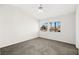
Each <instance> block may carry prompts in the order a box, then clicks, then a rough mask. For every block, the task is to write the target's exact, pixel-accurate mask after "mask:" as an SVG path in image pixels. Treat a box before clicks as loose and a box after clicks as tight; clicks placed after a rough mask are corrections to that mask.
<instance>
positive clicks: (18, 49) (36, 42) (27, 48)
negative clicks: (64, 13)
mask: <svg viewBox="0 0 79 59" xmlns="http://www.w3.org/2000/svg"><path fill="white" fill-rule="evenodd" d="M1 54H2V55H77V54H78V51H77V49H76V48H75V46H74V45H71V44H67V43H63V42H58V41H54V40H49V39H44V38H35V39H32V40H28V41H25V42H22V43H18V44H14V45H11V46H8V47H4V48H2V49H1Z"/></svg>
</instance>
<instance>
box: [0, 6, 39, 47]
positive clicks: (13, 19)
mask: <svg viewBox="0 0 79 59" xmlns="http://www.w3.org/2000/svg"><path fill="white" fill-rule="evenodd" d="M36 37H38V21H36V20H35V19H33V18H31V16H29V15H28V14H26V13H25V12H23V11H22V10H21V9H19V8H17V7H12V6H9V5H0V48H1V47H5V46H8V45H11V44H15V43H18V42H22V41H25V40H29V39H33V38H36Z"/></svg>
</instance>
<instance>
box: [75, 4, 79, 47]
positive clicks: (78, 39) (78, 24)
mask: <svg viewBox="0 0 79 59" xmlns="http://www.w3.org/2000/svg"><path fill="white" fill-rule="evenodd" d="M76 47H77V48H79V5H77V9H76Z"/></svg>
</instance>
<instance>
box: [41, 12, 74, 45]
mask: <svg viewBox="0 0 79 59" xmlns="http://www.w3.org/2000/svg"><path fill="white" fill-rule="evenodd" d="M48 19H52V21H60V22H61V24H62V25H61V26H62V29H61V32H41V31H40V37H43V38H48V39H52V40H57V41H61V42H66V43H70V44H75V13H70V14H66V15H63V16H58V17H55V18H48ZM45 21H47V19H45V20H41V21H40V26H41V25H42V23H43V22H45Z"/></svg>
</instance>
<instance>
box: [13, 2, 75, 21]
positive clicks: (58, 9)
mask: <svg viewBox="0 0 79 59" xmlns="http://www.w3.org/2000/svg"><path fill="white" fill-rule="evenodd" d="M12 6H16V7H18V8H20V9H22V10H23V11H24V12H25V13H29V14H30V15H31V16H32V17H34V18H36V19H38V20H43V19H45V18H49V17H56V16H60V15H65V14H68V13H72V12H75V9H76V5H74V4H42V7H43V12H39V11H38V7H39V4H14V5H12Z"/></svg>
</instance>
